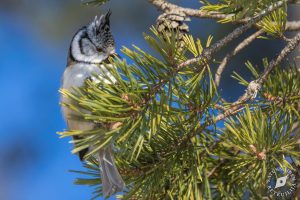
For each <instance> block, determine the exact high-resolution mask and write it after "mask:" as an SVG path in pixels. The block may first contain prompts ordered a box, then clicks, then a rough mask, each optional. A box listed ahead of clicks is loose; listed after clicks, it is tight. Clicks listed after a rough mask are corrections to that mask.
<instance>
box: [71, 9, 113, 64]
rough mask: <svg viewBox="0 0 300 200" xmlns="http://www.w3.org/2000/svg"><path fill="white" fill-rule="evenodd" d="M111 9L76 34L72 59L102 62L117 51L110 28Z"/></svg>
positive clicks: (72, 45)
mask: <svg viewBox="0 0 300 200" xmlns="http://www.w3.org/2000/svg"><path fill="white" fill-rule="evenodd" d="M110 15H111V11H108V12H107V13H106V14H104V15H101V16H100V17H99V18H98V17H97V16H96V17H95V19H94V20H93V21H92V22H91V23H90V24H89V25H88V26H85V27H83V28H82V29H80V30H79V31H78V32H77V34H76V35H75V36H74V38H73V40H72V43H71V49H70V59H71V60H73V61H77V62H88V63H101V62H102V61H103V60H105V59H106V58H107V57H108V56H110V55H112V54H114V53H115V42H114V38H113V35H112V33H111V30H110V19H109V18H110Z"/></svg>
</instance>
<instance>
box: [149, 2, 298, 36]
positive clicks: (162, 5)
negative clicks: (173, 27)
mask: <svg viewBox="0 0 300 200" xmlns="http://www.w3.org/2000/svg"><path fill="white" fill-rule="evenodd" d="M149 2H150V3H152V4H153V5H154V6H155V7H156V8H158V9H159V10H161V11H163V12H169V11H171V10H172V12H175V13H176V12H178V13H184V14H185V15H186V16H190V17H197V18H203V19H214V20H224V19H229V18H232V17H233V16H234V15H233V14H221V13H217V12H208V11H205V10H199V9H192V8H184V7H181V6H178V5H175V4H172V3H169V2H167V1H165V0H149ZM288 2H289V3H293V2H292V1H288ZM250 20H251V18H250V17H246V18H243V19H238V20H234V21H232V23H233V24H246V23H248V22H249V21H250ZM252 26H256V27H257V28H259V27H258V26H257V25H256V24H252ZM285 29H286V30H287V31H298V30H300V21H290V22H287V23H286V28H285Z"/></svg>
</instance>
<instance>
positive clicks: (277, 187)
mask: <svg viewBox="0 0 300 200" xmlns="http://www.w3.org/2000/svg"><path fill="white" fill-rule="evenodd" d="M267 185H268V192H269V193H270V194H271V195H272V196H273V197H275V198H276V199H282V200H288V199H290V198H292V197H293V196H294V195H295V192H296V188H297V179H296V174H295V173H294V172H293V171H292V170H290V169H286V170H285V171H284V170H282V169H281V168H276V169H273V170H272V171H271V172H270V173H269V174H268V179H267Z"/></svg>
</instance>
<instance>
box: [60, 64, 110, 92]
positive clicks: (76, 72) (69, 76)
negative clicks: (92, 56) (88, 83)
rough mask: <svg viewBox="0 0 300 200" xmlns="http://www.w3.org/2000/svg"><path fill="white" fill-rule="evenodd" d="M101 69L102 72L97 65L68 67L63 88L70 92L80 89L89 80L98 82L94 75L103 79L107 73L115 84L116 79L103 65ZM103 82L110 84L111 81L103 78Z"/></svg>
mask: <svg viewBox="0 0 300 200" xmlns="http://www.w3.org/2000/svg"><path fill="white" fill-rule="evenodd" d="M100 67H101V70H100V68H99V67H98V66H97V65H95V64H85V63H77V64H74V65H71V66H69V67H67V68H66V70H65V72H64V75H63V85H62V87H63V88H64V89H68V90H70V89H72V88H74V87H80V86H82V85H83V84H84V82H85V80H86V79H87V78H90V77H91V78H92V80H96V79H95V78H93V75H94V74H97V75H99V78H101V77H102V76H103V73H105V74H106V75H107V76H108V77H110V78H111V79H112V81H113V82H115V81H116V80H115V78H114V77H113V76H112V75H111V74H110V73H109V71H108V70H107V69H105V67H104V66H103V65H101V66H100ZM102 80H103V81H104V82H105V83H110V81H109V80H106V79H105V78H102Z"/></svg>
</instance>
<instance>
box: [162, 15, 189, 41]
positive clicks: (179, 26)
mask: <svg viewBox="0 0 300 200" xmlns="http://www.w3.org/2000/svg"><path fill="white" fill-rule="evenodd" d="M185 21H190V19H189V18H188V17H186V15H185V14H184V13H182V12H172V11H171V12H166V13H163V14H161V15H160V16H159V17H158V18H157V20H156V29H157V30H158V32H160V33H162V32H163V31H165V32H166V33H167V36H171V31H173V30H174V31H175V30H178V31H179V34H178V41H179V42H180V43H181V44H182V45H183V35H184V34H187V33H189V27H188V25H187V24H186V23H184V22H185Z"/></svg>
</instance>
